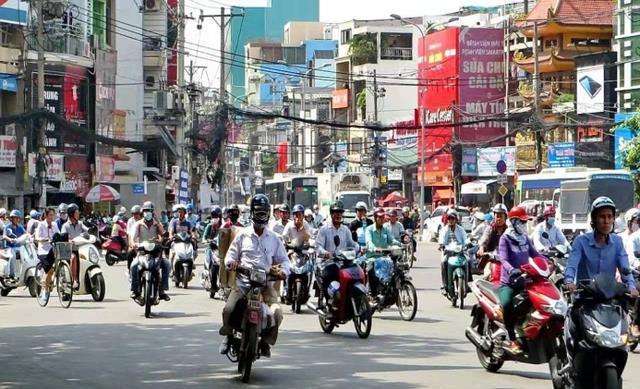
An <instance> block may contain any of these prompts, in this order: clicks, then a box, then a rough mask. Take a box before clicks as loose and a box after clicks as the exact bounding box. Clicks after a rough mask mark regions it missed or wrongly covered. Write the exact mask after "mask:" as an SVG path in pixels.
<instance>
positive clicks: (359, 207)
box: [356, 201, 367, 211]
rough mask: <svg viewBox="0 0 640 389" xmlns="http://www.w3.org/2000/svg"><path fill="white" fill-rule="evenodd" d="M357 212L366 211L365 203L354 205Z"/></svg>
mask: <svg viewBox="0 0 640 389" xmlns="http://www.w3.org/2000/svg"><path fill="white" fill-rule="evenodd" d="M357 210H364V211H366V210H367V204H365V202H364V201H358V202H357V203H356V211H357Z"/></svg>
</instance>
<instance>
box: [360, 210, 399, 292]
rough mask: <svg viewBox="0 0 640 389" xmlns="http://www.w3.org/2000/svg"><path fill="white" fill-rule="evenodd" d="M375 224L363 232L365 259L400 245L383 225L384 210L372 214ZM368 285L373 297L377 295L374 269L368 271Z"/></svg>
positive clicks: (376, 280)
mask: <svg viewBox="0 0 640 389" xmlns="http://www.w3.org/2000/svg"><path fill="white" fill-rule="evenodd" d="M373 216H374V219H375V223H374V224H372V225H370V226H369V227H367V228H366V230H365V242H366V245H367V257H369V258H371V257H378V256H380V250H381V249H386V248H388V247H389V246H396V245H400V242H398V241H397V240H396V239H395V238H394V237H393V233H392V232H391V230H389V229H388V228H387V227H386V226H385V225H384V217H385V212H384V209H382V208H378V209H376V210H375V211H374V213H373ZM369 285H370V287H371V294H372V295H373V296H377V295H378V277H376V273H375V269H374V267H371V269H370V270H369Z"/></svg>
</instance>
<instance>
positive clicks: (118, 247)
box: [102, 239, 129, 266]
mask: <svg viewBox="0 0 640 389" xmlns="http://www.w3.org/2000/svg"><path fill="white" fill-rule="evenodd" d="M102 248H103V249H104V250H106V251H107V253H106V254H105V255H104V260H105V262H107V265H109V266H113V265H115V264H116V263H118V262H121V261H126V260H127V256H128V255H129V253H128V252H127V248H126V247H122V244H121V243H120V242H118V240H117V239H116V240H114V239H108V240H107V241H106V242H104V243H103V244H102Z"/></svg>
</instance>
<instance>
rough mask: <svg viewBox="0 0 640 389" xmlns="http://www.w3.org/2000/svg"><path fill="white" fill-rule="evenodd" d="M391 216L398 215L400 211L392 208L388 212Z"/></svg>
mask: <svg viewBox="0 0 640 389" xmlns="http://www.w3.org/2000/svg"><path fill="white" fill-rule="evenodd" d="M388 215H389V216H398V211H397V210H396V209H390V210H389V212H388Z"/></svg>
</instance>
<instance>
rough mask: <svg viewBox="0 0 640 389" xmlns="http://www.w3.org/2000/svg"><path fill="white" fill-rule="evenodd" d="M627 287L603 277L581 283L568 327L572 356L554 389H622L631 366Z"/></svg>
mask: <svg viewBox="0 0 640 389" xmlns="http://www.w3.org/2000/svg"><path fill="white" fill-rule="evenodd" d="M626 293H627V286H626V285H624V284H620V283H618V282H616V280H615V278H614V277H612V276H607V275H599V276H597V277H596V278H595V279H594V280H589V281H579V282H578V284H577V291H576V293H574V294H573V296H572V307H571V309H570V312H569V315H568V317H567V323H566V324H565V337H566V345H567V351H568V355H567V356H566V358H559V361H558V363H560V364H564V367H562V368H561V369H559V370H558V372H559V377H553V378H554V387H556V388H560V387H570V388H576V389H578V388H579V389H586V388H599V389H621V388H622V372H623V371H624V368H625V366H626V363H627V356H628V354H627V353H628V348H627V338H628V330H629V323H628V321H627V318H628V313H627V312H628V309H627V306H628V297H627V295H626Z"/></svg>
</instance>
